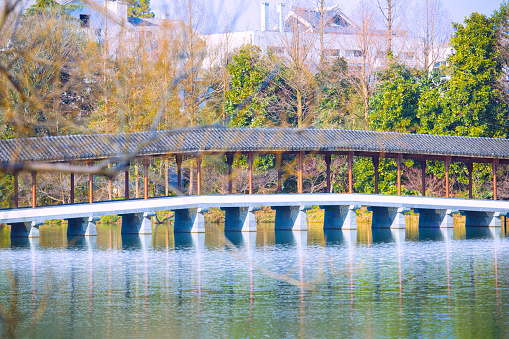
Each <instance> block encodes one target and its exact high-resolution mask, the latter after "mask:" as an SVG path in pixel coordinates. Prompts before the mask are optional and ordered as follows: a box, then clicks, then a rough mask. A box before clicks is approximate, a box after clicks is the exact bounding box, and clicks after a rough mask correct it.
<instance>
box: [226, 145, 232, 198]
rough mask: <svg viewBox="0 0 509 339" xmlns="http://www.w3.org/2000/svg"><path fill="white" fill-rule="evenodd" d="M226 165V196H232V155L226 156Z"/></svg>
mask: <svg viewBox="0 0 509 339" xmlns="http://www.w3.org/2000/svg"><path fill="white" fill-rule="evenodd" d="M226 163H227V164H228V194H232V193H233V183H232V165H233V154H227V155H226Z"/></svg>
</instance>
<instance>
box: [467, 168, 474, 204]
mask: <svg viewBox="0 0 509 339" xmlns="http://www.w3.org/2000/svg"><path fill="white" fill-rule="evenodd" d="M467 168H468V198H469V199H472V172H473V170H474V164H473V163H472V162H469V163H468V164H467Z"/></svg>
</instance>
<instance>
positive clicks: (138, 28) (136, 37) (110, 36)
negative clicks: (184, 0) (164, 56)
mask: <svg viewBox="0 0 509 339" xmlns="http://www.w3.org/2000/svg"><path fill="white" fill-rule="evenodd" d="M59 2H60V3H61V4H62V5H77V6H79V7H78V8H77V9H76V10H75V11H73V12H71V13H70V15H71V16H73V17H75V18H76V19H77V21H78V22H79V25H80V28H81V29H83V30H84V32H86V34H87V35H88V37H89V38H92V39H95V40H96V41H97V42H99V43H100V44H101V45H106V46H107V48H108V50H109V52H110V53H111V54H116V55H118V54H122V53H125V52H128V51H130V50H132V49H134V48H136V47H139V46H140V44H141V45H142V46H143V47H144V48H145V49H146V50H148V51H153V52H156V51H157V48H158V39H159V36H160V35H161V34H164V31H165V30H169V29H170V28H171V27H174V26H175V25H176V23H177V21H174V20H169V17H168V16H167V15H163V17H162V18H160V19H153V18H150V19H149V18H135V17H128V16H127V5H128V4H127V2H124V1H115V0H111V1H108V0H107V1H104V2H102V1H101V2H100V1H97V0H87V1H83V0H63V1H59ZM178 23H179V24H180V22H178Z"/></svg>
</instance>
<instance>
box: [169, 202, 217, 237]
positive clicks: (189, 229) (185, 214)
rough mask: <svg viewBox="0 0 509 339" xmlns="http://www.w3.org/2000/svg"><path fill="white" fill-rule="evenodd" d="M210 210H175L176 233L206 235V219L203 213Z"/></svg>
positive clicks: (174, 230)
mask: <svg viewBox="0 0 509 339" xmlns="http://www.w3.org/2000/svg"><path fill="white" fill-rule="evenodd" d="M208 210H209V209H208V208H187V209H182V210H175V223H174V226H173V232H174V233H205V218H204V216H203V213H205V212H208Z"/></svg>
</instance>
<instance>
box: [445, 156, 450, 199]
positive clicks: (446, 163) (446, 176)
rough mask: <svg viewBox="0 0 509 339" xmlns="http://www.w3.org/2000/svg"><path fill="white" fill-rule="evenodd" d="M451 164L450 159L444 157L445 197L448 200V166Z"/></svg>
mask: <svg viewBox="0 0 509 339" xmlns="http://www.w3.org/2000/svg"><path fill="white" fill-rule="evenodd" d="M450 164H451V157H450V156H446V157H445V197H446V198H449V165H450Z"/></svg>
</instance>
